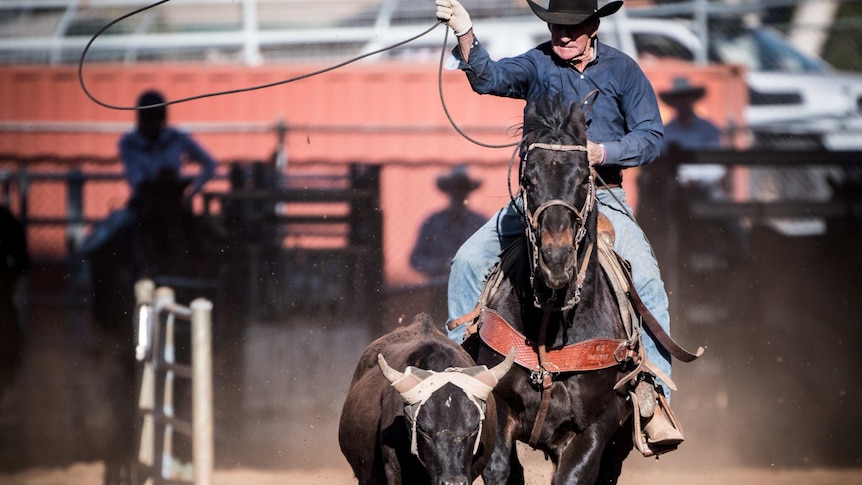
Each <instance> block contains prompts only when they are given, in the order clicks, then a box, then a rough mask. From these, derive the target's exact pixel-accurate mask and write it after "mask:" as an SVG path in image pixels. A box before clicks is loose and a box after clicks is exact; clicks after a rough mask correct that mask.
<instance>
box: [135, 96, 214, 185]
mask: <svg viewBox="0 0 862 485" xmlns="http://www.w3.org/2000/svg"><path fill="white" fill-rule="evenodd" d="M164 102H165V98H164V96H162V94H161V93H160V92H158V91H154V90H148V91H144V92H143V93H141V95H140V96H139V97H138V102H137V104H136V106H138V107H139V108H140V107H143V106H152V105H157V104H161V103H164ZM167 119H168V111H167V107H166V106H159V107H155V108H147V109H139V110H137V124H136V126H135V129H134V130H133V131H130V132H128V133H126V134H124V135H123V137H122V138H120V142H119V148H120V158H121V159H122V160H123V167H124V168H125V172H126V180H127V181H128V182H129V185H130V186H131V189H132V199H134V198H135V197H136V196H138V195H139V193H138V192H139V189H140V188H141V185H142V184H144V183H145V182H158V181H159V177H161V176H162V174H164V173H166V172H168V171H170V172H173V173H174V174H176V176H179V174H180V173H181V168H182V165H183V164H184V163H186V162H194V163H196V164H198V165H200V171H199V173H198V174H197V176H195V177H194V179H193V180H192V183H191V187H190V188H189V189H187V190H186V197H187V198H190V197H191V196H192V195H194V194H195V193H197V192H199V191H200V190H201V188H202V187H203V186H204V184H205V183H206V182H207V181H209V180H210V179H211V178H212V177H213V175H214V173H215V167H216V162H215V160H213V158H212V157H211V156H210V154H209V153H208V152H207V151H206V150H204V149H203V148H202V147H201V146H200V145H199V144H198V143H197V142H196V141H195V140H194V139H193V138H192V137H191V136H190V135H189V134H188V133H186V132H184V131H181V130H178V129H176V128H173V127H170V126H168V123H167Z"/></svg>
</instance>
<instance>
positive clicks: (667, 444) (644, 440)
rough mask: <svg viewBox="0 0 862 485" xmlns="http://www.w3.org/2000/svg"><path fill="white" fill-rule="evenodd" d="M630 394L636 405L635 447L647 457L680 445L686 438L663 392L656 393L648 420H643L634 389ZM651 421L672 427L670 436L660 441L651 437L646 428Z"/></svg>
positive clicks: (634, 415)
mask: <svg viewBox="0 0 862 485" xmlns="http://www.w3.org/2000/svg"><path fill="white" fill-rule="evenodd" d="M629 396H630V397H631V400H632V406H633V407H634V413H633V417H634V426H633V427H632V440H633V441H634V445H635V448H637V450H638V451H640V452H641V454H642V455H643V456H645V457H651V456H655V457H658V456H659V455H662V454H664V453H667V452H670V451H673V450H675V449H677V447H679V444H680V443H682V442H683V440H684V439H685V437H684V435H683V431H682V427H681V426H680V424H679V422H678V421H677V420H676V417H675V416H674V415H673V411H671V409H670V405H669V404H668V402H667V400H666V399H665V397H664V395H663V394H661V393H656V406H655V412H654V414H653V417H652V418H650V419H649V420H648V421H641V411H640V404H639V403H638V396H637V394H635V393H634V392H633V391H629ZM656 420H657V421H656ZM650 423H654V424H660V425H661V426H662V427H670V428H671V430H670V431H671V435H672V436H670V437H669V438H667V439H664V440H662V441H660V442H656V441H654V440H653V439H651V438H650V437H649V436H648V435H647V432H646V428H647V427H648V426H649V424H650Z"/></svg>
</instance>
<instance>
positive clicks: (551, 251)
mask: <svg viewBox="0 0 862 485" xmlns="http://www.w3.org/2000/svg"><path fill="white" fill-rule="evenodd" d="M573 251H574V248H572V247H571V246H550V247H543V248H542V258H543V259H544V260H545V261H546V262H547V263H548V264H552V265H553V264H565V263H566V261H567V260H568V258H570V257H571V255H572V253H573Z"/></svg>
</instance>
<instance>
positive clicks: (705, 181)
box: [659, 76, 726, 198]
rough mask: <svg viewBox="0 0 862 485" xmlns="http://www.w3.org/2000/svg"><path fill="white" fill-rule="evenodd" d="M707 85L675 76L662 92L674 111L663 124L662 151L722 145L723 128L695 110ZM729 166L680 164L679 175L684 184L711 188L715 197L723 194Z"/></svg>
mask: <svg viewBox="0 0 862 485" xmlns="http://www.w3.org/2000/svg"><path fill="white" fill-rule="evenodd" d="M705 94H706V88H705V87H703V86H695V85H693V84H691V83H690V82H689V80H688V78H686V77H684V76H679V77H676V78H674V80H673V83H672V85H671V87H670V89H667V90H665V91H662V92H660V93H659V98H661V100H662V101H663V102H664V104H666V105H668V106H669V107H670V108H671V109H672V110H673V111H674V113H675V114H674V117H673V119H671V121H669V122H668V123H667V124H666V125H665V126H664V148H663V150H662V151H663V152H668V151H672V150H673V148H674V147H676V148H679V149H683V150H698V149H706V150H718V149H721V147H722V143H721V130H719V129H718V127H716V126H715V125H714V124H713V123H712V122H711V121H709V120H707V119H705V118H701V117H700V116H698V115H697V113H695V111H694V106H695V104H696V103H697V102H698V101H699V100H700V99H701V98H703V97H704V95H705ZM725 173H726V170H725V168H724V167H723V166H721V165H681V166H680V167H679V173H678V174H677V177H678V179H679V182H680V183H682V184H683V185H699V186H702V187H703V188H705V189H712V190H710V193H711V195H712V196H713V197H715V198H722V197H720V196H719V194H718V193H713V191H714V190H718V191H720V190H721V188H720V184H721V181H722V179H723V178H724V176H725Z"/></svg>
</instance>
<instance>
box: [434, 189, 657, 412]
mask: <svg viewBox="0 0 862 485" xmlns="http://www.w3.org/2000/svg"><path fill="white" fill-rule="evenodd" d="M611 191H613V195H614V196H616V198H617V199H619V201H620V202H622V203H623V204H625V206H626V209H627V210H628V211H629V213H631V208H630V207H629V206H628V204H626V193H625V191H624V190H623V189H622V188H613V189H604V190H598V191H597V192H596V197H597V199H598V207H599V211H601V213H602V214H604V215H605V216H607V217H608V219H610V221H611V224H612V225H613V226H614V232H615V240H614V249H615V250H616V252H617V253H618V254H619V255H620V256H622V257H623V258H625V259H626V260H628V261H629V263H631V265H632V279H633V281H634V285H635V289H636V290H637V292H638V295H640V297H641V299H642V300H643V302H644V304H645V305H646V307H647V308H648V309H649V310H650V312H652V314H653V316H655V318H656V320H658V322H659V324H660V325H661V326H662V328H664V329H665V331H667V332H668V333H670V314H669V313H668V299H667V292H666V291H665V288H664V283H663V282H662V280H661V273H660V272H659V268H658V261H656V258H655V254H653V251H652V247H651V246H650V244H649V241H647V238H646V236H645V235H644V233H643V230H641V228H640V226H638V225H637V223H636V222H635V221H633V220H631V219H629V217H628V215H627V214H626V211H625V210H623V209H621V208H620V206H619V204H618V203H617V201H616V200H614V197H613V196H612V195H611V193H610V192H611ZM518 203H519V204H520V201H518ZM523 233H524V221H523V219H521V215H520V214H519V213H518V211H517V209H515V207H514V205H513V204H512V203H509V204H508V205H507V206H506V207H504V208H502V209H500V211H498V212H497V213H496V214H495V215H494V217H492V218H491V219H490V220H489V221H488V222H486V223H485V225H484V226H482V227H481V228H479V230H478V231H476V232H475V233H474V234H473V235H472V236H471V237H470V238H469V239H467V241H466V242H464V244H463V245H462V246H461V248H460V249H459V250H458V252H457V254H455V257H454V258H453V259H452V269H451V271H450V272H449V321H450V322H451V321H452V320H455V319H456V318H458V317H460V316H462V315H464V314H466V313H469V312H470V311H471V310H472V309H473V308H474V307H475V306H476V303H477V302H478V301H479V296H480V295H481V294H482V288H483V287H484V285H485V281H486V280H487V279H488V275H489V274H490V273H491V270H493V269H494V266H495V265H496V264H497V262H498V261H499V260H500V251H502V249H503V248H504V247H506V246H507V245H508V244H509V243H511V242H512V241H514V240H515V238H517V237H519V236H521V235H522V234H523ZM465 331H466V328H465V326H463V325H462V326H461V327H458V328H456V329H455V330H450V331H448V333H449V338H451V339H452V340H454V341H455V342H458V343H460V342H462V341H463V340H464V333H465ZM643 344H644V351H645V353H646V356H647V358H648V359H649V360H650V361H651V362H652V363H653V364H654V365H655V366H656V367H658V368H659V369H660V370H661V371H663V372H664V373H666V374H667V375H668V377H670V372H671V365H670V354H669V353H668V352H667V351H666V350H664V349H659V348H658V347H656V343H655V341H654V340H653V338H652V335H650V334H649V332H644V339H643ZM664 390H665V394H667V395H668V396H669V395H670V390H669V389H668V388H667V386H664Z"/></svg>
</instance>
